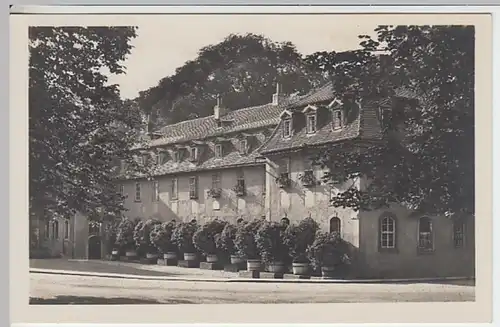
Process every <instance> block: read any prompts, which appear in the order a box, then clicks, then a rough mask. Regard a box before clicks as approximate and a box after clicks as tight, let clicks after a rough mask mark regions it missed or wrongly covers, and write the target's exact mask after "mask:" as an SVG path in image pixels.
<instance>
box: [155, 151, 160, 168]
mask: <svg viewBox="0 0 500 327" xmlns="http://www.w3.org/2000/svg"><path fill="white" fill-rule="evenodd" d="M153 161H154V163H155V165H158V164H159V163H160V155H159V154H158V153H153Z"/></svg>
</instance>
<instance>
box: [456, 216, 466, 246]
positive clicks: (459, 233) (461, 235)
mask: <svg viewBox="0 0 500 327" xmlns="http://www.w3.org/2000/svg"><path fill="white" fill-rule="evenodd" d="M464 241H465V224H464V223H463V222H461V221H454V222H453V245H454V246H455V247H456V248H461V247H463V246H464Z"/></svg>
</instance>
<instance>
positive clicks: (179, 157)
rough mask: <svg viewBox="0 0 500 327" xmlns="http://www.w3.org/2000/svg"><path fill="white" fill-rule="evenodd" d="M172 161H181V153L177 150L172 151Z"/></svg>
mask: <svg viewBox="0 0 500 327" xmlns="http://www.w3.org/2000/svg"><path fill="white" fill-rule="evenodd" d="M174 161H175V162H179V161H181V152H180V151H179V150H176V151H174Z"/></svg>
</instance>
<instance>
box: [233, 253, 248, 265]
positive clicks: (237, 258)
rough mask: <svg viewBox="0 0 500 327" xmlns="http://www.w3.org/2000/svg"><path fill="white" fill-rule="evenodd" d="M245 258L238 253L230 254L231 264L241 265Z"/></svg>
mask: <svg viewBox="0 0 500 327" xmlns="http://www.w3.org/2000/svg"><path fill="white" fill-rule="evenodd" d="M243 262H245V260H243V259H242V258H241V257H240V256H239V255H231V263H232V264H233V265H241V264H242V263H243Z"/></svg>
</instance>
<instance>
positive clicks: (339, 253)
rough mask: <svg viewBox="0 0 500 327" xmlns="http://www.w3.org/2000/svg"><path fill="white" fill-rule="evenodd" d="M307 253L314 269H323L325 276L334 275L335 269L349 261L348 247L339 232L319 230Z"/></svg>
mask: <svg viewBox="0 0 500 327" xmlns="http://www.w3.org/2000/svg"><path fill="white" fill-rule="evenodd" d="M307 255H308V258H309V260H310V261H311V264H312V266H313V267H314V269H315V270H320V269H321V274H322V276H323V277H324V278H331V277H334V271H335V269H336V268H337V267H338V266H339V265H340V264H342V263H347V262H348V253H347V249H346V247H345V244H344V242H343V241H342V239H341V238H340V237H339V235H338V234H337V233H324V232H317V233H316V237H315V239H314V242H313V244H311V245H310V246H309V248H308V250H307Z"/></svg>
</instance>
